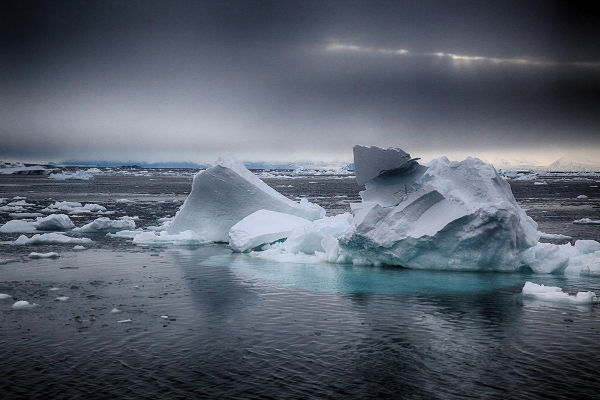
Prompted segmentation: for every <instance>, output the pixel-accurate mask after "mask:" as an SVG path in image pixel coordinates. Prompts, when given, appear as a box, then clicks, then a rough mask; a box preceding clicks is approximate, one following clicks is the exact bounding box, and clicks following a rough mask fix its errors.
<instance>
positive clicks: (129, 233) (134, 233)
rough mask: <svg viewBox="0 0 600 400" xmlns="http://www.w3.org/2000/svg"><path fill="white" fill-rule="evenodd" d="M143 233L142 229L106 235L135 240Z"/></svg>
mask: <svg viewBox="0 0 600 400" xmlns="http://www.w3.org/2000/svg"><path fill="white" fill-rule="evenodd" d="M142 232H143V230H142V229H137V230H135V231H118V232H115V233H110V232H109V233H107V234H106V236H110V237H120V238H128V239H133V238H134V237H136V236H137V235H139V234H140V233H142Z"/></svg>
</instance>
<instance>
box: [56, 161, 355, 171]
mask: <svg viewBox="0 0 600 400" xmlns="http://www.w3.org/2000/svg"><path fill="white" fill-rule="evenodd" d="M242 162H243V164H244V165H245V166H246V168H248V169H291V170H294V169H298V168H307V169H333V170H337V169H340V168H345V167H348V166H351V169H353V165H354V164H351V163H348V162H338V161H335V162H325V161H316V162H315V161H293V162H289V161H242ZM56 165H57V166H77V167H100V168H102V167H110V168H115V167H127V168H198V169H200V168H208V167H210V166H211V165H212V164H197V163H193V162H189V161H183V162H175V161H173V162H154V163H148V162H143V161H126V162H123V161H64V162H61V163H58V164H56Z"/></svg>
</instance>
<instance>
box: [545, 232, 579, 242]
mask: <svg viewBox="0 0 600 400" xmlns="http://www.w3.org/2000/svg"><path fill="white" fill-rule="evenodd" d="M538 233H539V235H540V239H560V240H571V239H573V238H572V237H571V236H567V235H561V234H560V233H545V232H539V231H538Z"/></svg>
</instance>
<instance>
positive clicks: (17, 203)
mask: <svg viewBox="0 0 600 400" xmlns="http://www.w3.org/2000/svg"><path fill="white" fill-rule="evenodd" d="M8 205H9V206H21V207H27V206H34V205H35V204H32V203H28V202H26V201H25V200H18V201H11V202H10V203H8Z"/></svg>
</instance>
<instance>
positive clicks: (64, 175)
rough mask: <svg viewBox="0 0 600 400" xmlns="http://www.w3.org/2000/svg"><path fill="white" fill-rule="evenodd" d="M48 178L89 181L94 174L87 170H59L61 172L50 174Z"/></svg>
mask: <svg viewBox="0 0 600 400" xmlns="http://www.w3.org/2000/svg"><path fill="white" fill-rule="evenodd" d="M48 178H50V179H56V180H59V181H64V180H71V179H76V180H83V181H89V180H91V179H94V175H92V174H90V173H89V172H86V171H76V172H59V173H55V174H50V175H48Z"/></svg>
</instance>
